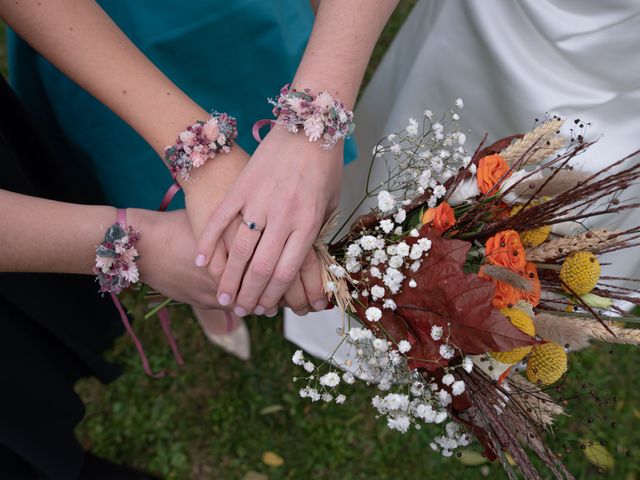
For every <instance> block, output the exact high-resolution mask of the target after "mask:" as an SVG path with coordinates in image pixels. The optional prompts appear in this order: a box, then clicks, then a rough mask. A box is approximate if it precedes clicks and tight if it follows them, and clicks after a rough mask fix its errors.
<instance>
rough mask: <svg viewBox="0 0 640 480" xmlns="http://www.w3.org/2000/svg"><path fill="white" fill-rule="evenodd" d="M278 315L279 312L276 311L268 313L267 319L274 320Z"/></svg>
mask: <svg viewBox="0 0 640 480" xmlns="http://www.w3.org/2000/svg"><path fill="white" fill-rule="evenodd" d="M277 314H278V310H274V311H273V312H269V313H267V317H269V318H273V317H275V316H276V315H277Z"/></svg>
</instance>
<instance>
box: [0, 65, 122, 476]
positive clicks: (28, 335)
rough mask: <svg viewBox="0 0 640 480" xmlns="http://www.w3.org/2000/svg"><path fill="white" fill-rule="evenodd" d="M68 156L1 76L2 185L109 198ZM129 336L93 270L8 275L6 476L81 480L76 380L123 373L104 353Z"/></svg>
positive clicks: (0, 285) (1, 431)
mask: <svg viewBox="0 0 640 480" xmlns="http://www.w3.org/2000/svg"><path fill="white" fill-rule="evenodd" d="M66 161H67V160H66V159H65V158H61V156H60V155H55V154H54V153H53V152H52V150H51V149H50V148H48V146H47V144H46V142H45V141H44V140H43V139H42V137H41V136H40V135H39V134H38V132H37V128H36V127H35V125H34V124H33V122H31V120H30V119H29V117H28V115H27V114H26V112H25V111H24V109H23V108H22V107H21V105H20V102H19V101H18V99H17V98H16V96H15V95H14V93H13V91H12V90H11V89H10V87H9V86H8V85H7V84H6V82H5V81H4V79H3V78H1V77H0V165H1V168H0V188H2V189H5V190H10V191H14V192H18V193H23V194H27V195H34V196H39V197H44V198H50V199H55V200H62V201H69V202H75V203H101V198H102V195H101V193H100V192H99V190H98V188H97V183H96V182H95V181H94V180H93V178H94V177H93V174H92V172H90V171H87V170H85V169H84V167H83V165H69V164H67V163H65V162H66ZM2 214H3V210H2V205H0V215H2ZM41 241H43V242H46V241H47V239H46V238H43V239H42V240H41ZM2 254H3V253H2V245H0V255H2ZM122 333H123V329H122V327H121V325H120V321H119V318H118V316H117V312H116V310H115V308H114V307H113V305H112V304H111V303H110V299H109V298H108V297H104V298H102V297H101V296H100V295H99V294H98V293H97V286H96V283H95V282H94V280H93V279H92V278H91V277H88V276H79V275H78V276H72V275H56V274H14V273H3V274H0V479H3V480H4V479H12V480H13V479H35V478H46V479H53V480H58V479H61V480H62V479H64V480H72V479H74V478H77V476H78V475H79V473H80V470H81V469H82V465H83V461H84V454H83V451H82V448H81V447H80V445H79V444H78V442H77V440H76V438H75V436H74V428H75V426H76V425H77V424H78V422H79V421H80V420H81V419H82V416H83V414H84V405H83V404H82V401H81V400H80V398H79V397H78V396H77V395H76V393H75V392H74V388H73V387H74V383H75V382H76V381H77V380H78V379H79V378H82V377H86V376H89V375H94V376H96V377H98V378H99V379H100V380H102V381H104V382H108V381H111V380H113V379H115V378H116V377H117V376H118V374H119V372H120V369H119V367H117V366H115V365H113V364H110V363H108V362H107V361H105V360H104V359H103V358H102V356H101V352H102V351H103V350H104V349H106V348H108V347H109V346H110V345H111V343H112V342H113V340H114V339H115V338H117V337H118V336H119V335H121V334H122Z"/></svg>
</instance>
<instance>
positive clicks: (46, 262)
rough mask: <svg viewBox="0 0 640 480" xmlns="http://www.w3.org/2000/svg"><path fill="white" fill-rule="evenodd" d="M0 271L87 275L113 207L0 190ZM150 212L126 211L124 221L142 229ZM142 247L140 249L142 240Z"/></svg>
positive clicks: (149, 220)
mask: <svg viewBox="0 0 640 480" xmlns="http://www.w3.org/2000/svg"><path fill="white" fill-rule="evenodd" d="M0 205H2V213H1V214H0V245H2V251H1V252H0V272H52V273H53V272H55V273H78V274H91V272H92V268H93V265H94V264H95V253H96V251H95V247H96V246H97V245H98V244H100V243H101V242H102V241H103V239H104V234H105V232H106V230H107V228H109V226H110V225H113V223H114V222H115V221H116V209H115V208H113V207H105V206H88V205H75V204H70V203H63V202H56V201H52V200H45V199H42V198H37V197H29V196H27V195H20V194H17V193H13V192H8V191H6V190H0ZM152 215H153V212H148V213H147V212H145V211H144V210H136V209H130V210H128V211H127V217H128V218H127V220H128V222H129V223H130V224H131V225H133V226H134V228H135V229H136V230H140V231H141V232H144V231H145V230H147V229H148V227H150V226H151V225H150V224H151V223H152V222H153V217H152ZM140 242H141V250H144V246H143V245H142V243H143V239H142V238H141V240H140Z"/></svg>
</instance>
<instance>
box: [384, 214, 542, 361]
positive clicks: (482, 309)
mask: <svg viewBox="0 0 640 480" xmlns="http://www.w3.org/2000/svg"><path fill="white" fill-rule="evenodd" d="M421 236H426V237H427V238H429V239H430V240H431V242H432V243H431V250H430V251H429V255H428V256H427V258H426V259H425V260H424V261H423V264H422V267H421V268H420V270H419V271H418V272H417V273H415V274H412V275H411V277H412V278H413V279H414V280H415V281H416V282H417V284H418V285H417V287H416V288H410V287H408V286H407V285H404V286H403V288H402V291H401V292H400V293H399V294H398V295H397V296H396V297H395V302H396V304H397V306H398V308H397V310H396V311H395V312H394V317H398V316H399V317H402V319H404V320H405V322H406V325H407V328H408V330H409V332H411V333H412V334H413V337H415V339H416V343H415V344H414V345H413V347H414V348H412V349H411V351H410V357H412V358H413V360H412V361H411V362H410V366H411V368H420V367H423V368H426V369H427V370H430V371H433V370H435V369H437V368H438V367H439V366H444V365H446V364H447V361H446V360H445V359H443V358H441V356H440V352H439V348H440V345H441V344H442V342H436V341H434V340H433V339H432V338H431V328H432V327H433V326H440V327H442V328H443V329H444V332H445V335H447V334H449V338H450V343H451V344H452V345H453V346H454V347H455V348H456V349H459V350H460V352H459V353H464V354H480V353H484V352H488V351H508V350H512V349H514V348H516V347H520V346H524V345H532V344H534V343H535V339H534V338H533V337H531V336H529V335H526V334H525V333H523V332H521V331H520V330H519V329H517V328H516V327H514V326H513V325H512V324H511V322H509V320H507V319H506V318H505V317H504V316H503V315H502V314H501V313H500V312H498V311H497V310H494V309H493V308H492V306H491V300H492V298H493V292H494V288H495V287H494V285H493V283H492V282H490V281H487V280H483V279H481V278H480V277H478V276H477V275H475V274H465V273H464V271H463V265H464V262H465V260H466V255H467V252H468V250H469V248H470V246H471V245H470V243H469V242H464V241H461V240H453V239H444V238H442V237H440V236H439V235H438V234H437V233H435V232H434V231H433V230H432V229H430V228H428V227H427V228H425V227H423V228H422V229H421Z"/></svg>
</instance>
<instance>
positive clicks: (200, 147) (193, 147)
mask: <svg viewBox="0 0 640 480" xmlns="http://www.w3.org/2000/svg"><path fill="white" fill-rule="evenodd" d="M237 136H238V127H237V121H236V119H235V118H234V117H231V116H229V115H228V114H226V113H217V112H215V113H213V114H211V116H210V117H209V119H208V120H207V121H206V122H202V121H197V122H196V123H194V124H193V125H191V126H189V127H187V129H186V130H184V131H183V132H180V134H179V135H178V139H177V140H176V143H175V144H174V145H171V146H169V147H167V148H166V149H165V151H164V160H165V162H166V163H167V165H168V166H169V169H170V170H171V174H172V175H173V176H174V178H175V177H176V176H177V175H180V176H181V177H182V178H184V179H185V180H188V179H189V173H190V172H191V170H192V169H194V168H198V167H201V166H202V165H204V164H205V163H206V162H207V161H208V160H210V159H212V158H214V157H215V156H216V154H217V153H219V152H223V153H229V152H230V151H231V146H232V145H233V142H234V140H235V139H236V137H237Z"/></svg>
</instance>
